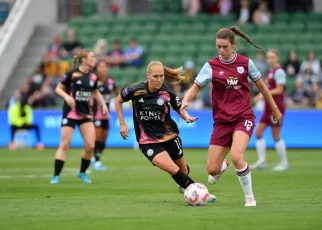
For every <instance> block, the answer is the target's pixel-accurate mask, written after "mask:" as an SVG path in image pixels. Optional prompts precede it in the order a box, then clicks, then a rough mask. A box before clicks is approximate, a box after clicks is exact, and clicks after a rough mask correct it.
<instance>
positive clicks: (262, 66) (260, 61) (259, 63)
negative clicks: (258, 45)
mask: <svg viewBox="0 0 322 230" xmlns="http://www.w3.org/2000/svg"><path fill="white" fill-rule="evenodd" d="M254 64H255V66H256V67H257V69H258V70H259V72H260V73H261V74H262V76H266V73H267V70H268V65H267V62H266V58H265V55H264V53H263V51H258V52H257V54H256V59H255V60H254Z"/></svg>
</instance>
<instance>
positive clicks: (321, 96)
mask: <svg viewBox="0 0 322 230" xmlns="http://www.w3.org/2000/svg"><path fill="white" fill-rule="evenodd" d="M315 108H316V109H322V90H320V93H319V98H318V99H317V100H316V102H315Z"/></svg>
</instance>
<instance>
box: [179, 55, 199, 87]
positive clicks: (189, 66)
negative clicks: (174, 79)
mask: <svg viewBox="0 0 322 230" xmlns="http://www.w3.org/2000/svg"><path fill="white" fill-rule="evenodd" d="M195 68H196V65H195V63H194V61H192V60H188V61H186V62H185V64H184V69H185V72H184V74H183V76H184V80H183V81H182V82H183V83H184V84H183V88H182V90H183V91H184V90H186V89H187V88H188V87H189V85H190V83H191V82H192V81H193V80H194V79H195V78H196V76H197V72H196V69H195Z"/></svg>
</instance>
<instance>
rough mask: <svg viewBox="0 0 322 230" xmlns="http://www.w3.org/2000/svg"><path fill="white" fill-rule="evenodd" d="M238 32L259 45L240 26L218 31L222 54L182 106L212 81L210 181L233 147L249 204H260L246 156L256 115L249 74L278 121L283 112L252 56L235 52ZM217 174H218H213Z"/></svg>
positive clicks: (201, 75) (204, 71) (199, 78)
mask: <svg viewBox="0 0 322 230" xmlns="http://www.w3.org/2000/svg"><path fill="white" fill-rule="evenodd" d="M235 34H236V35H238V36H240V37H242V38H244V39H245V40H246V41H247V42H248V43H250V44H252V45H253V46H255V47H256V48H258V49H260V47H258V46H257V45H255V44H254V43H253V42H252V41H251V40H250V39H249V38H248V37H247V36H246V35H245V34H244V33H242V32H241V31H240V30H239V29H238V28H237V27H231V28H223V29H221V30H219V31H218V32H217V33H216V46H217V50H218V53H219V56H217V57H215V58H213V59H211V60H209V61H208V62H207V63H206V64H205V65H204V66H203V67H202V69H201V71H200V73H199V74H198V76H197V77H196V79H195V81H194V84H193V86H192V87H191V88H190V89H189V90H188V92H187V94H186V95H185V97H184V99H183V101H182V106H181V110H182V111H185V109H186V108H187V107H188V105H189V101H191V100H192V98H194V97H195V96H196V95H197V94H198V92H199V91H200V89H201V88H202V87H204V86H206V85H207V84H208V83H209V82H212V84H213V88H212V106H213V117H214V120H215V124H214V130H213V133H212V135H211V140H210V146H209V150H208V160H207V171H208V173H209V174H210V176H209V179H208V181H209V183H215V182H216V179H218V174H219V176H220V174H221V172H222V170H221V168H222V163H223V161H224V159H225V157H226V155H227V154H228V152H229V151H230V152H231V153H230V156H231V159H232V161H233V164H234V166H235V169H236V172H237V176H238V179H239V181H240V184H241V186H242V188H243V191H244V193H245V200H246V204H245V206H256V200H255V197H254V194H253V190H252V179H251V173H250V170H249V167H248V164H247V163H246V161H245V160H244V153H245V151H246V148H247V145H248V142H249V140H250V137H251V135H252V132H253V128H254V120H255V116H254V113H253V111H252V109H251V104H250V87H249V84H248V81H247V77H248V76H249V77H250V78H251V79H252V80H253V81H254V82H255V84H256V86H257V87H258V89H259V90H260V92H261V93H262V94H263V97H264V98H265V100H266V101H267V102H268V104H269V106H270V107H271V108H272V112H273V117H275V118H276V119H277V122H278V124H280V123H281V121H282V114H281V113H280V111H279V110H278V107H277V106H276V104H275V102H274V99H273V97H272V95H271V94H270V92H269V90H268V89H267V87H266V85H265V83H264V81H263V80H262V78H261V75H260V72H259V71H258V70H257V69H256V67H255V65H254V63H253V61H252V60H250V59H249V58H247V57H245V56H242V55H240V54H237V53H235V52H234V50H235V49H236V38H235ZM213 176H215V178H214V177H213Z"/></svg>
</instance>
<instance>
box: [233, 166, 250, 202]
mask: <svg viewBox="0 0 322 230" xmlns="http://www.w3.org/2000/svg"><path fill="white" fill-rule="evenodd" d="M236 173H237V177H238V180H239V182H240V185H241V186H242V189H243V191H244V193H245V197H249V198H253V197H254V194H253V188H252V176H251V172H250V169H249V167H248V165H247V163H246V166H245V167H244V168H242V169H236Z"/></svg>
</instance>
